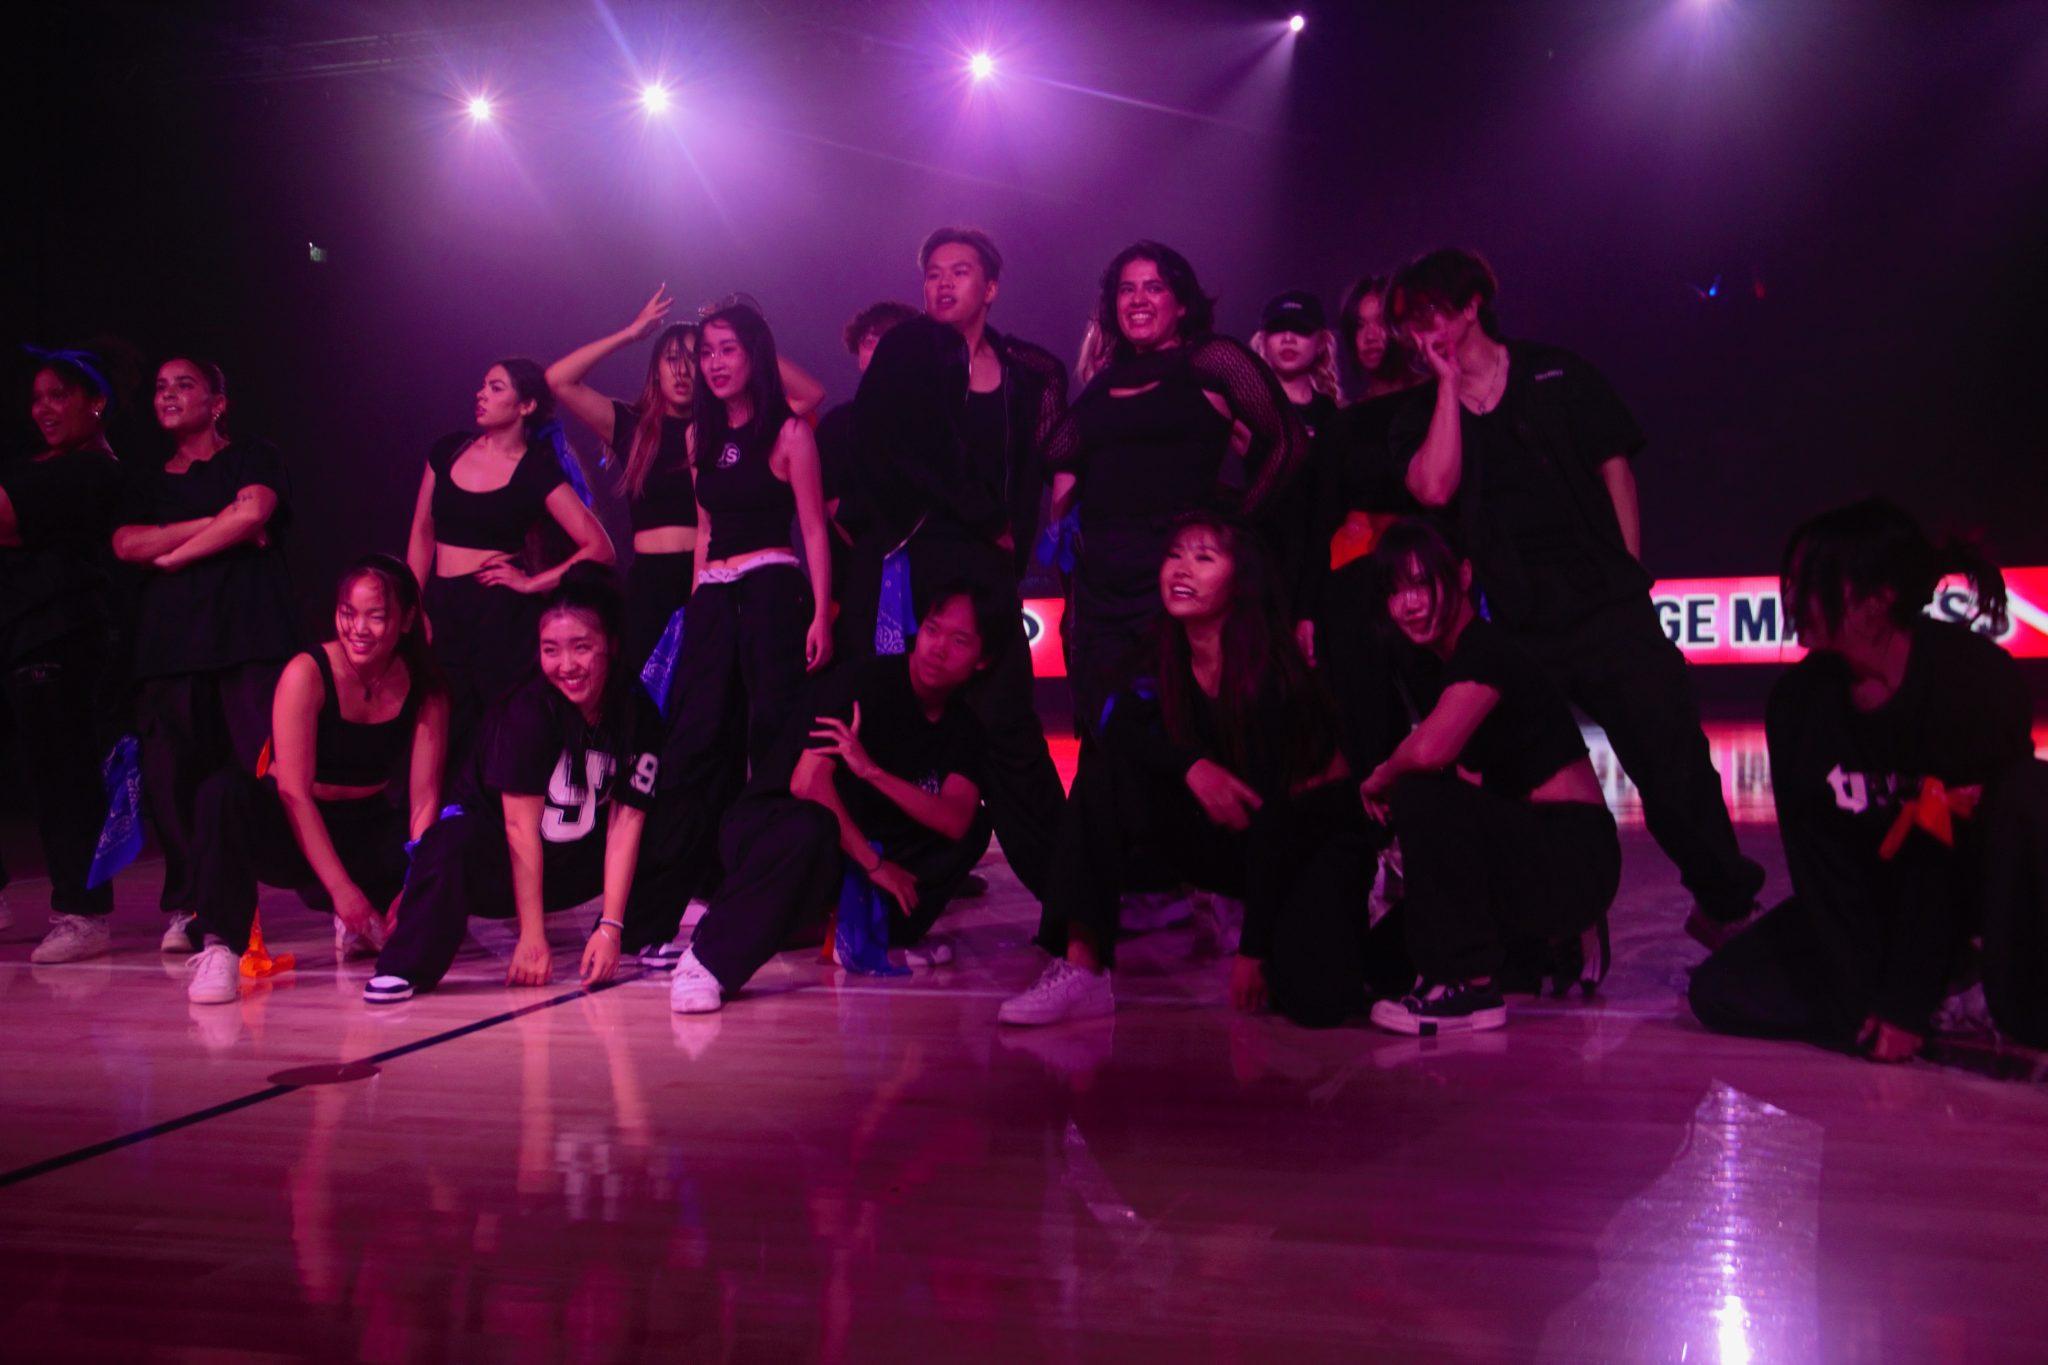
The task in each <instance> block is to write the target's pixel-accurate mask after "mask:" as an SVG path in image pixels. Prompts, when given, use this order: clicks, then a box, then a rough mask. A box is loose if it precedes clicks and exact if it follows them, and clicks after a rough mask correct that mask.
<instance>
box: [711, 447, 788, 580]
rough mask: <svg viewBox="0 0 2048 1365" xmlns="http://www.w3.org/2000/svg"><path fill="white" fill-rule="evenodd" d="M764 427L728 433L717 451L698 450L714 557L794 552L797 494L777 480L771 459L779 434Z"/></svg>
mask: <svg viewBox="0 0 2048 1365" xmlns="http://www.w3.org/2000/svg"><path fill="white" fill-rule="evenodd" d="M760 425H761V424H760V423H757V422H750V423H748V424H747V425H746V426H744V427H741V428H740V429H739V430H738V431H729V432H727V433H726V434H725V440H724V441H723V442H722V443H721V444H720V446H719V448H718V449H717V450H712V451H703V450H700V451H698V452H697V501H698V502H699V503H701V504H702V505H703V507H704V510H705V511H707V512H709V513H710V514H711V544H710V546H709V548H708V549H707V550H706V556H707V558H710V559H730V558H731V557H732V556H734V555H743V554H748V553H750V552H752V551H755V550H778V549H779V550H786V549H788V548H790V543H789V522H790V518H792V517H794V516H795V515H796V494H795V493H794V492H793V491H792V490H791V489H790V486H789V485H788V484H787V483H785V482H783V481H782V480H781V479H778V478H776V477H775V471H774V469H773V468H771V467H770V460H771V458H772V457H773V455H774V453H775V437H776V435H777V434H778V433H774V432H770V433H767V434H766V435H765V437H764V435H763V434H762V433H761V431H760V430H759V427H760Z"/></svg>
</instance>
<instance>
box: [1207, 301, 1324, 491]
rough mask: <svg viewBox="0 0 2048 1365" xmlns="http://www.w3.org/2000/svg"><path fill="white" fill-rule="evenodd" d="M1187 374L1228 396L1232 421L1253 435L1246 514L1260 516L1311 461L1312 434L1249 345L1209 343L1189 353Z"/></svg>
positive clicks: (1216, 340)
mask: <svg viewBox="0 0 2048 1365" xmlns="http://www.w3.org/2000/svg"><path fill="white" fill-rule="evenodd" d="M1188 368H1189V369H1190V370H1191V371H1193V373H1194V375H1195V379H1196V382H1197V383H1199V384H1200V385H1201V386H1202V387H1203V388H1205V389H1207V390H1209V391H1210V392H1212V393H1217V394H1221V395H1222V396H1223V399H1224V401H1225V402H1226V403H1227V404H1229V406H1230V414H1231V416H1232V417H1234V418H1236V419H1237V420H1238V421H1239V422H1241V423H1243V424H1244V427H1245V429H1246V430H1247V431H1249V432H1250V433H1251V444H1250V445H1249V446H1248V447H1246V449H1245V453H1244V464H1245V468H1246V469H1247V470H1248V471H1250V473H1251V485H1250V487H1248V488H1246V489H1245V495H1244V511H1245V513H1246V514H1247V515H1256V514H1257V513H1258V512H1259V511H1261V510H1262V509H1263V508H1264V507H1265V505H1266V504H1267V503H1268V502H1270V501H1271V500H1272V499H1273V498H1274V497H1276V496H1277V495H1279V494H1280V493H1281V492H1283V491H1285V490H1286V489H1288V488H1290V487H1292V486H1293V483H1294V481H1295V479H1296V478H1297V477H1299V475H1300V473H1301V467H1302V465H1303V464H1305V463H1306V462H1307V460H1308V428H1307V427H1306V426H1305V425H1303V423H1302V420H1301V416H1300V414H1298V413H1297V412H1295V411H1294V405H1293V404H1291V403H1289V402H1288V401H1287V392H1286V390H1284V389H1282V388H1281V387H1280V381H1279V380H1278V379H1277V378H1275V377H1274V374H1273V371H1272V370H1271V369H1269V368H1267V366H1266V362H1265V361H1263V360H1261V359H1259V357H1258V356H1257V355H1256V354H1254V353H1253V352H1252V350H1251V348H1250V347H1248V346H1246V345H1245V344H1244V343H1242V342H1240V341H1234V340H1232V339H1231V338H1229V337H1224V336H1211V337H1204V338H1203V339H1202V340H1200V341H1198V342H1196V343H1195V344H1194V346H1193V348H1192V349H1191V350H1190V351H1189V352H1188Z"/></svg>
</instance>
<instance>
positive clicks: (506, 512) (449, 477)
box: [427, 432, 564, 554]
mask: <svg viewBox="0 0 2048 1365" xmlns="http://www.w3.org/2000/svg"><path fill="white" fill-rule="evenodd" d="M475 439H476V438H475V437H474V436H473V435H471V434H470V433H468V432H457V433H456V434H454V435H452V436H445V437H443V438H442V439H441V440H440V441H439V442H438V443H436V444H435V446H434V448H433V450H432V451H431V452H430V453H429V454H428V455H427V468H429V469H431V470H433V471H434V496H433V502H432V504H431V506H432V509H433V514H434V539H435V540H437V541H439V542H440V543H441V544H443V545H455V546H460V547H462V548H464V549H469V550H502V551H504V552H505V553H506V554H517V553H518V552H519V551H520V550H522V549H524V548H525V547H526V533H527V532H529V531H531V530H532V529H533V528H534V526H535V525H536V524H538V523H539V522H540V520H541V519H542V518H543V517H545V516H547V515H548V506H547V504H548V494H550V493H552V492H554V491H555V489H556V488H558V487H560V486H561V485H562V483H563V482H564V479H563V478H562V466H561V462H560V461H559V460H557V459H556V458H555V452H554V448H553V447H552V446H550V445H548V444H547V442H545V441H530V442H528V443H527V446H526V453H525V454H524V455H522V456H520V457H519V463H518V464H517V465H515V466H513V469H512V477H511V478H510V479H508V480H506V481H505V484H504V486H503V487H501V488H493V489H492V490H490V491H489V492H488V493H472V492H470V491H469V490H468V489H467V488H463V487H461V486H460V485H458V484H457V483H456V482H455V474H454V468H455V460H456V457H457V456H459V455H461V454H462V452H463V451H464V450H465V449H467V448H468V446H469V444H470V442H472V441H474V440H475Z"/></svg>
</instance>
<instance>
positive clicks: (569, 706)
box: [363, 567, 660, 1005]
mask: <svg viewBox="0 0 2048 1365" xmlns="http://www.w3.org/2000/svg"><path fill="white" fill-rule="evenodd" d="M624 614H625V613H624V607H623V604H622V603H621V601H620V598H619V592H618V589H617V588H615V587H613V586H612V575H611V574H610V572H609V571H607V570H605V569H602V568H598V567H581V568H577V569H575V570H573V571H572V572H570V573H569V574H567V575H566V576H564V577H563V579H562V582H561V584H560V586H558V587H556V588H555V590H554V591H553V592H551V593H549V594H548V597H547V600H546V602H545V603H543V604H542V606H541V610H540V619H539V623H538V628H537V637H538V641H539V658H540V676H539V677H537V678H533V679H531V680H529V681H528V682H526V683H525V684H524V685H522V686H521V687H519V688H518V689H517V690H516V691H514V692H513V693H512V694H511V695H509V696H507V697H505V698H504V699H502V700H501V701H499V702H498V704H497V705H496V706H495V707H493V708H492V710H491V714H490V715H489V717H487V718H486V720H485V722H484V727H483V734H482V735H481V737H480V738H479V741H478V743H477V747H476V755H475V757H474V759H472V760H471V761H470V763H468V764H467V765H465V768H464V772H463V775H462V777H461V779H460V780H459V781H458V783H457V785H456V790H455V798H456V801H457V803H458V804H460V806H461V807H462V809H461V812H460V813H459V814H452V815H450V816H449V817H448V818H447V819H445V820H441V821H439V822H437V823H436V824H434V825H433V827H432V828H430V829H428V830H427V831H426V833H425V834H424V835H422V836H421V838H420V842H419V847H418V849H417V850H415V851H414V853H413V861H412V871H411V873H410V874H409V875H408V876H407V877H406V880H405V893H404V894H403V895H402V896H401V897H400V898H399V901H398V906H397V908H396V909H395V910H394V912H393V914H394V916H395V918H396V923H394V924H393V925H392V928H391V939H390V941H389V942H387V943H386V944H385V945H384V949H383V951H382V952H380V953H379V954H378V955H377V974H376V975H375V976H373V977H371V978H370V980H369V982H368V984H366V985H365V986H364V987H363V999H364V1000H365V1001H367V1002H368V1003H370V1004H372V1005H390V1004H396V1003H398V1002H399V1001H402V1000H409V999H411V998H412V996H413V993H414V992H415V991H425V990H432V989H433V988H434V987H435V986H437V985H439V984H440V982H441V978H442V977H443V976H444V975H446V974H447V971H448V968H449V966H450V965H452V964H453V963H454V961H455V955H456V953H457V952H459V951H460V950H461V948H462V936H463V933H464V931H465V929H466V928H467V926H468V923H469V917H470V916H471V915H484V916H487V917H490V918H497V919H503V918H507V917H508V916H509V917H510V918H514V919H516V920H517V921H518V922H519V941H518V943H517V945H516V946H515V947H514V948H513V950H512V961H511V962H510V963H509V964H508V965H507V967H506V969H505V984H506V985H508V986H545V985H546V984H547V983H548V979H549V978H550V977H552V976H553V975H554V957H553V954H552V953H550V951H549V950H548V936H547V925H546V921H545V918H544V917H545V916H546V915H548V914H549V913H551V912H553V911H556V910H566V909H568V908H569V907H571V906H574V905H580V904H582V903H583V902H584V901H587V900H590V899H591V898H593V897H595V896H600V895H601V896H603V897H604V907H603V909H601V910H600V911H599V912H598V921H597V924H596V925H595V926H593V927H592V929H591V932H590V938H589V941H588V942H587V943H586V944H585V946H584V949H583V957H582V966H581V969H580V974H581V977H582V980H583V983H584V984H585V985H595V984H596V983H598V982H600V981H608V980H610V979H611V975H612V972H613V970H614V969H615V968H616V967H617V965H618V960H619V935H620V933H621V932H622V930H623V929H624V915H625V908H626V899H627V897H628V896H629V895H630V894H631V891H632V887H633V877H634V873H635V871H636V870H637V868H638V866H639V860H640V834H641V828H642V825H643V823H644V822H645V820H646V815H647V809H648V807H649V806H651V805H653V804H654V786H655V779H656V776H657V769H658V765H659V759H658V758H657V757H656V755H655V753H654V748H655V744H656V742H657V741H656V737H657V735H658V734H659V728H660V722H659V720H658V718H657V717H656V715H655V713H654V703H653V702H651V701H649V700H648V698H647V694H646V692H644V691H643V690H641V687H640V680H639V679H638V678H635V677H634V676H633V675H632V674H631V673H629V672H627V671H626V670H625V669H624V668H621V667H618V666H617V665H618V663H619V662H620V661H621V660H622V658H623V655H624V639H623V631H624V622H623V618H624Z"/></svg>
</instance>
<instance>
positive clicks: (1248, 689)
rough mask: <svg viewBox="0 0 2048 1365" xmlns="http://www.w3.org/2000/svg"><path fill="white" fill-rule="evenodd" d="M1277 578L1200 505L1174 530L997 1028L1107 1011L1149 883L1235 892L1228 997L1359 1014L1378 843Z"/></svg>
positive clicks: (1289, 1009) (1248, 539)
mask: <svg viewBox="0 0 2048 1365" xmlns="http://www.w3.org/2000/svg"><path fill="white" fill-rule="evenodd" d="M1274 573H1275V570H1274V567H1273V563H1272V560H1271V557H1270V556H1269V555H1268V553H1267V551H1266V550H1265V547H1264V545H1263V543H1262V542H1261V540H1260V538H1259V537H1258V535H1257V534H1256V533H1254V532H1252V531H1251V530H1249V529H1248V528H1247V527H1246V526H1245V525H1244V524H1243V523H1241V522H1237V521H1234V520H1230V519H1227V518H1220V517H1215V516H1211V515H1207V514H1200V513H1198V514H1194V515H1191V516H1189V517H1188V518H1186V519H1185V520H1184V521H1183V522H1182V523H1181V524H1180V527H1179V529H1178V530H1176V531H1174V532H1172V533H1171V534H1170V538H1169V540H1168V543H1167V548H1166V554H1165V556H1164V559H1163V561H1162V562H1161V564H1160V566H1159V568H1158V570H1157V574H1158V587H1157V589H1156V591H1157V592H1158V595H1159V599H1160V602H1161V606H1162V607H1163V609H1164V612H1165V620H1164V621H1163V622H1162V623H1161V625H1160V627H1159V631H1158V636H1157V640H1158V643H1157V645H1156V646H1155V648H1156V651H1157V652H1156V654H1155V655H1154V660H1155V663H1154V665H1153V668H1154V671H1153V673H1152V674H1151V676H1148V677H1143V678H1140V679H1138V680H1137V681H1136V682H1135V683H1134V684H1133V685H1132V686H1130V687H1128V688H1126V689H1123V690H1121V691H1118V692H1116V693H1115V694H1114V699H1113V700H1112V701H1111V703H1110V705H1109V706H1108V708H1107V716H1106V719H1105V723H1104V725H1103V728H1102V737H1101V741H1100V743H1097V744H1089V745H1084V746H1083V747H1082V750H1081V767H1080V770H1079V772H1078V773H1077V774H1076V775H1075V778H1074V789H1073V792H1072V795H1071V797H1070V799H1069V802H1068V806H1067V816H1066V822H1065V824H1064V825H1063V826H1062V828H1061V834H1060V845H1059V851H1058V853H1057V855H1056V856H1055V858H1054V861H1053V880H1052V887H1051V891H1050V894H1048V895H1047V897H1046V900H1045V914H1044V918H1043V919H1042V920H1041V921H1040V923H1039V930H1038V942H1039V944H1040V946H1042V947H1044V948H1045V949H1046V950H1047V951H1048V952H1050V953H1051V954H1053V960H1052V961H1051V962H1050V963H1048V964H1047V965H1046V967H1045V970H1044V972H1043V973H1042V974H1041V975H1040V976H1039V978H1038V980H1037V982H1036V983H1034V984H1033V985H1032V986H1031V988H1030V989H1029V990H1027V991H1025V992H1024V993H1023V994H1021V995H1018V996H1015V997H1013V998H1011V999H1010V1000H1008V1001H1005V1002H1004V1004H1003V1006H1002V1008H1001V1010H1000V1011H999V1012H998V1015H997V1017H998V1018H999V1019H1000V1020H1001V1021H1002V1022H1004V1023H1006V1024H1052V1023H1058V1022H1060V1021H1062V1020H1067V1019H1087V1018H1096V1017H1100V1016H1102V1015H1106V1014H1109V1013H1110V1012H1111V1011H1113V1010H1114V1009H1115V1008H1116V1001H1115V996H1114V994H1113V992H1112V989H1111V985H1110V968H1111V966H1112V964H1113V962H1114V958H1115V952H1116V943H1117V939H1118V936H1119V929H1120V926H1119V922H1118V914H1119V902H1120V898H1121V896H1122V894H1123V893H1124V892H1125V891H1128V890H1133V889H1137V888H1138V887H1139V886H1141V885H1143V884H1145V882H1146V881H1147V880H1154V884H1157V882H1158V881H1164V882H1166V883H1168V884H1174V883H1185V884H1188V885H1192V886H1196V887H1200V888H1203V889H1205V890H1210V891H1218V892H1221V893H1223V894H1224V895H1227V896H1232V897H1237V898H1241V899H1243V900H1244V902H1245V925H1244V933H1243V937H1242V940H1241V943H1240V946H1239V950H1238V956H1237V959H1236V961H1235V963H1234V964H1233V966H1232V969H1231V981H1230V994H1231V1000H1232V1003H1233V1004H1235V1005H1236V1006H1237V1007H1238V1008H1240V1009H1256V1008H1259V1007H1260V1006H1262V1005H1263V1004H1265V1003H1266V1002H1267V1000H1268V998H1270V1000H1271V1002H1272V1005H1273V1007H1274V1008H1275V1009H1276V1010H1278V1011H1280V1012H1281V1013H1283V1014H1285V1015H1287V1016H1288V1017H1290V1018H1292V1019H1294V1020H1295V1021H1297V1022H1299V1023H1304V1024H1313V1025H1327V1024H1334V1023H1338V1022H1341V1021H1342V1020H1343V1019H1344V1018H1345V1017H1346V1016H1348V1015H1351V1014H1355V1013H1357V1012H1359V1011H1360V1010H1362V1009H1363V1008H1364V1005H1365V981H1366V977H1367V961H1366V927H1367V926H1366V897H1367V894H1368V892H1369V891H1370V889H1371V885H1372V871H1373V867H1374V863H1375V853H1376V842H1377V841H1376V840H1374V839H1373V838H1372V837H1371V835H1370V833H1369V831H1368V829H1367V826H1366V822H1365V820H1364V819H1363V816H1362V813H1361V812H1360V810H1359V807H1358V800H1357V797H1356V794H1355V791H1354V789H1353V787H1352V786H1351V784H1350V783H1349V782H1348V781H1344V780H1341V779H1343V778H1344V776H1345V775H1346V771H1347V770H1346V769H1345V767H1344V762H1343V759H1342V758H1341V757H1339V755H1338V753H1337V746H1336V737H1335V736H1336V721H1335V718H1334V716H1333V715H1332V714H1331V710H1330V706H1329V702H1328V700H1327V699H1326V698H1325V697H1324V696H1323V695H1322V693H1321V692H1320V690H1319V689H1318V688H1317V687H1316V686H1315V684H1314V682H1313V680H1312V679H1311V677H1310V675H1309V671H1308V665H1307V662H1306V661H1305V660H1304V659H1303V658H1302V657H1301V654H1300V651H1299V650H1298V648H1297V647H1296V645H1295V642H1294V636H1293V632H1292V631H1291V630H1290V629H1289V627H1288V622H1287V618H1286V616H1285V613H1284V611H1283V610H1282V605H1281V599H1280V592H1279V585H1278V583H1277V582H1276V581H1275V579H1274Z"/></svg>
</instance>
